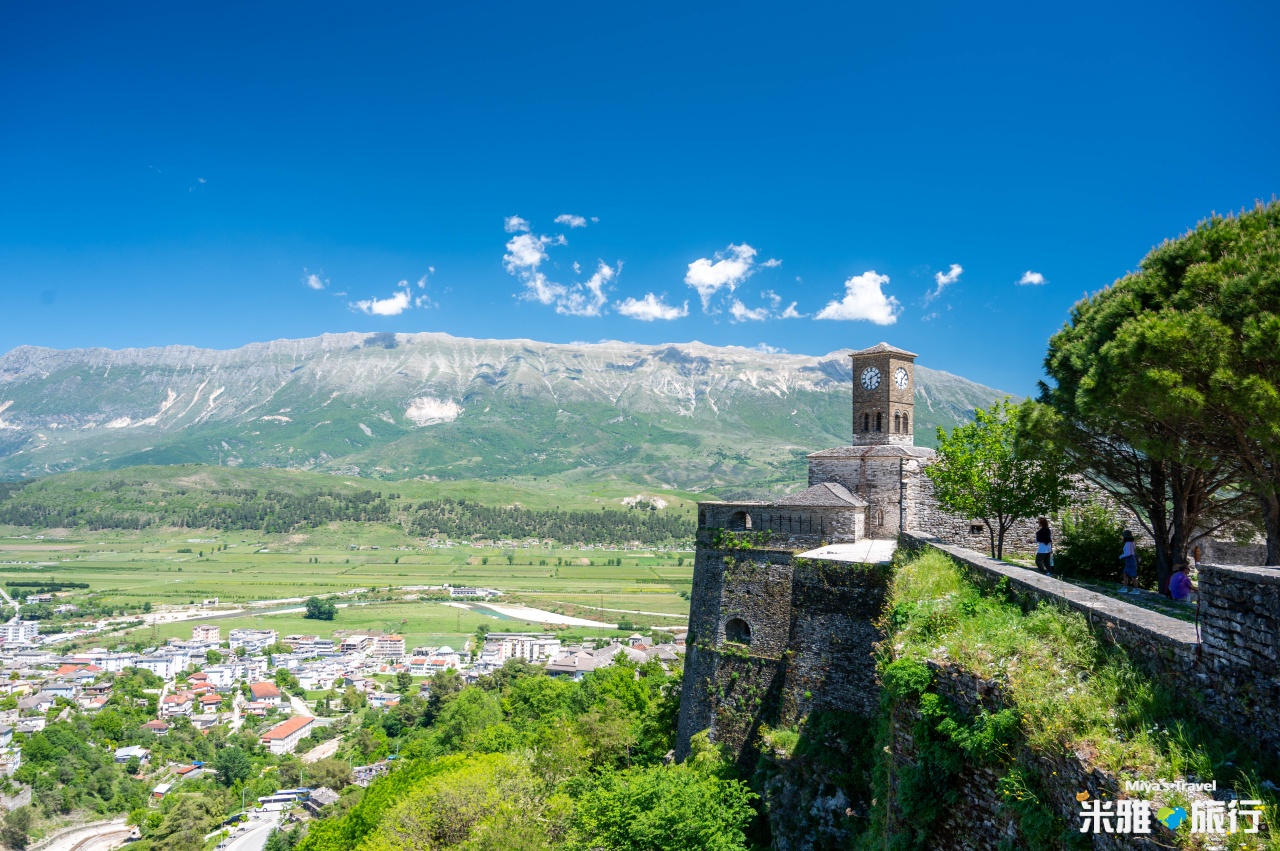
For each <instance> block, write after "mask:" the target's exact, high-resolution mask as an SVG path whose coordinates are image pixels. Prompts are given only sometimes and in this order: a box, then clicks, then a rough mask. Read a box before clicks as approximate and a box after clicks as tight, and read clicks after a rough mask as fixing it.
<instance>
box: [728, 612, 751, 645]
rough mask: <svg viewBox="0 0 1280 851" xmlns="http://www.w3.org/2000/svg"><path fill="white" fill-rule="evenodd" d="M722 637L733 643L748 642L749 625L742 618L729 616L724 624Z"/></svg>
mask: <svg viewBox="0 0 1280 851" xmlns="http://www.w3.org/2000/svg"><path fill="white" fill-rule="evenodd" d="M724 638H725V641H732V642H733V643H735V644H750V643H751V625H750V624H748V623H747V622H746V621H744V620H743V619H742V618H729V620H728V622H727V623H725V625H724Z"/></svg>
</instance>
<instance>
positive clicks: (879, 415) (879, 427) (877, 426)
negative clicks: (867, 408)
mask: <svg viewBox="0 0 1280 851" xmlns="http://www.w3.org/2000/svg"><path fill="white" fill-rule="evenodd" d="M880 417H881V414H880V412H879V411H876V431H883V430H884V426H883V425H881V422H880Z"/></svg>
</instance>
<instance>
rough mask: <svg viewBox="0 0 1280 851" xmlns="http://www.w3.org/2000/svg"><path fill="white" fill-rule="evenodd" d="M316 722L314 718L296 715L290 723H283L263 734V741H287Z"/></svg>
mask: <svg viewBox="0 0 1280 851" xmlns="http://www.w3.org/2000/svg"><path fill="white" fill-rule="evenodd" d="M314 720H315V719H314V718H311V717H308V716H306V715H295V716H294V717H292V718H290V719H289V720H288V721H284V722H281V723H280V724H277V725H275V726H274V727H272V728H271V729H270V730H268V731H267V732H265V733H263V734H262V741H264V742H267V741H271V740H274V739H287V738H289V737H290V736H292V735H293V734H294V733H296V732H298V731H299V730H301V729H303V728H304V727H306V726H308V725H309V724H311V722H312V721H314Z"/></svg>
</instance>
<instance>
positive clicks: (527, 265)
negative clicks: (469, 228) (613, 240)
mask: <svg viewBox="0 0 1280 851" xmlns="http://www.w3.org/2000/svg"><path fill="white" fill-rule="evenodd" d="M561 218H565V217H564V216H562V217H561ZM571 218H575V219H579V220H581V221H582V223H583V226H585V224H586V220H585V219H582V217H581V216H576V217H571ZM557 221H558V220H557ZM577 226H578V225H575V224H572V223H571V224H570V227H577ZM506 229H507V232H508V233H515V236H513V237H511V239H509V240H507V253H506V254H504V255H502V265H503V267H504V268H505V269H506V270H507V272H508V273H509V274H511V275H514V276H515V277H517V278H519V279H520V280H521V281H522V282H523V283H524V292H523V293H521V294H520V297H521V298H523V299H526V300H528V301H536V302H538V303H539V304H545V305H548V306H554V307H555V309H556V313H560V314H564V315H565V316H599V315H600V314H601V313H603V312H604V307H605V305H606V304H608V301H609V297H608V296H607V295H606V294H605V285H606V284H608V283H609V282H610V281H612V280H613V279H614V278H615V277H617V274H618V272H619V270H620V269H621V268H622V264H621V263H619V264H618V265H617V266H616V267H611V266H609V265H608V264H607V263H605V262H604V261H603V260H599V261H597V262H596V270H595V272H594V273H593V274H592V275H591V277H590V278H588V279H587V280H586V281H583V282H581V283H574V284H568V285H566V284H561V283H558V282H556V281H553V280H551V279H550V278H548V277H547V275H546V273H544V272H543V271H541V269H540V268H539V267H540V266H542V264H543V262H544V261H545V260H546V259H547V256H548V255H547V248H548V246H553V245H568V244H569V241H568V240H567V239H565V238H564V236H563V235H556V236H546V235H538V234H534V233H529V232H528V231H529V223H528V222H527V221H525V220H524V219H521V218H520V217H518V216H512V217H510V218H508V219H507V228H506ZM516 231H524V232H523V233H516ZM573 271H574V273H575V274H581V272H582V266H581V264H579V263H577V262H574V264H573Z"/></svg>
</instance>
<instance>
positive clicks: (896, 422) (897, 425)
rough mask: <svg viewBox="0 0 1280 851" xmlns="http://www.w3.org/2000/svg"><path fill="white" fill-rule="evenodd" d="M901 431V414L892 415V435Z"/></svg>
mask: <svg viewBox="0 0 1280 851" xmlns="http://www.w3.org/2000/svg"><path fill="white" fill-rule="evenodd" d="M900 431H902V414H898V413H895V414H894V415H893V433H894V434H897V433H898V432H900Z"/></svg>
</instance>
